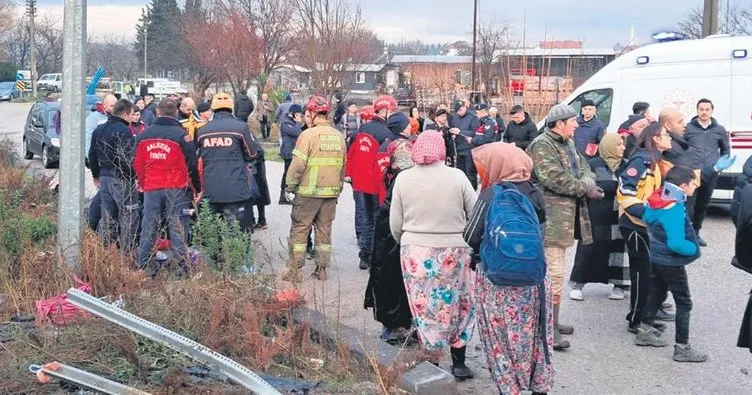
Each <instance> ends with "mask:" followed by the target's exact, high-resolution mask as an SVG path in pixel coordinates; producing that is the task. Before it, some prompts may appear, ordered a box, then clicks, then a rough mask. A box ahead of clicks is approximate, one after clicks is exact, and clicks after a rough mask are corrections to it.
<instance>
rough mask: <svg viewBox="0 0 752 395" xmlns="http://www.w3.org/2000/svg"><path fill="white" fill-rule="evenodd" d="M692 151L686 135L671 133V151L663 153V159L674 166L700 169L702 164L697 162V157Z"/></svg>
mask: <svg viewBox="0 0 752 395" xmlns="http://www.w3.org/2000/svg"><path fill="white" fill-rule="evenodd" d="M692 149H693V148H692V147H691V146H690V145H689V142H687V140H686V135H685V136H679V135H678V134H673V133H671V149H670V150H668V151H665V152H664V153H663V159H665V160H667V161H669V162H671V164H672V165H674V166H684V167H689V168H690V169H698V168H700V164H699V163H696V162H695V157H696V155H694V154H693V153H692Z"/></svg>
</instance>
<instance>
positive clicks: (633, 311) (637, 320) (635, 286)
mask: <svg viewBox="0 0 752 395" xmlns="http://www.w3.org/2000/svg"><path fill="white" fill-rule="evenodd" d="M619 230H620V231H621V235H622V237H624V241H625V243H626V246H627V253H628V254H629V278H630V280H631V281H632V287H631V288H630V294H629V313H628V314H627V321H629V325H630V326H637V325H640V324H641V323H642V322H643V318H644V315H645V306H646V305H647V301H648V297H649V296H650V250H649V249H648V246H649V243H648V234H647V232H646V231H645V230H632V229H629V228H625V227H620V228H619ZM665 299H666V298H665V295H664V298H663V299H661V301H660V302H659V306H660V303H661V302H663V301H664V300H665Z"/></svg>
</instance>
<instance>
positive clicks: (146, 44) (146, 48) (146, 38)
mask: <svg viewBox="0 0 752 395" xmlns="http://www.w3.org/2000/svg"><path fill="white" fill-rule="evenodd" d="M148 51H149V24H148V23H144V78H147V77H149V76H148V75H147V74H146V53H147V52H148Z"/></svg>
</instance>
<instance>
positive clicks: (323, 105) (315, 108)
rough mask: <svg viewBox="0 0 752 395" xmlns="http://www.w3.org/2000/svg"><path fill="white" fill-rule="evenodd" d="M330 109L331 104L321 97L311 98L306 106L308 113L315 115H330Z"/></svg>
mask: <svg viewBox="0 0 752 395" xmlns="http://www.w3.org/2000/svg"><path fill="white" fill-rule="evenodd" d="M329 109H330V107H329V102H328V101H326V99H324V98H323V97H321V96H313V97H311V98H310V99H308V104H306V111H308V112H310V113H314V114H328V113H329Z"/></svg>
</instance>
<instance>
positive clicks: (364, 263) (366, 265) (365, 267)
mask: <svg viewBox="0 0 752 395" xmlns="http://www.w3.org/2000/svg"><path fill="white" fill-rule="evenodd" d="M358 267H359V268H360V270H368V269H369V268H370V267H371V264H370V263H369V262H368V261H365V260H363V259H361V260H360V265H358Z"/></svg>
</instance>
